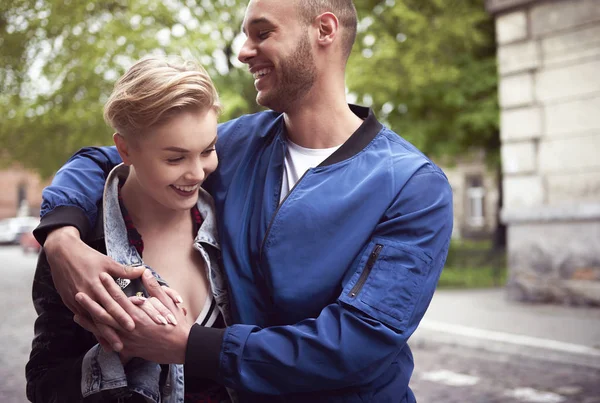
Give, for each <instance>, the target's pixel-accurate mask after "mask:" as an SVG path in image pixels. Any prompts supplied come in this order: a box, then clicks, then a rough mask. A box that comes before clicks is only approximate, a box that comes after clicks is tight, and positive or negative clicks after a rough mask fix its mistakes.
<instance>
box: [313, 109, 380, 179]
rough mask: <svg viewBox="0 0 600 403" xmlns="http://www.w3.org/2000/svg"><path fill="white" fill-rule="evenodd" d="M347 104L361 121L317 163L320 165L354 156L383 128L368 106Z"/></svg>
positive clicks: (334, 162)
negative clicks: (350, 133)
mask: <svg viewBox="0 0 600 403" xmlns="http://www.w3.org/2000/svg"><path fill="white" fill-rule="evenodd" d="M348 106H350V109H351V110H352V112H354V114H355V115H356V116H358V117H359V118H361V119H362V120H363V122H362V124H361V125H360V126H359V127H358V129H356V131H355V132H354V133H353V134H352V136H350V138H349V139H348V140H346V142H345V143H344V144H342V146H341V147H340V148H338V149H337V150H336V151H335V152H334V153H333V154H331V155H330V156H329V157H328V158H327V159H326V160H325V161H323V162H322V163H321V165H319V166H320V167H325V166H328V165H333V164H336V163H338V162H342V161H345V160H347V159H348V158H350V157H353V156H355V155H356V154H358V153H359V152H361V151H362V150H363V149H364V148H365V147H366V146H367V145H368V144H369V143H370V142H371V141H372V140H373V139H374V138H375V136H377V134H378V133H379V132H380V131H381V129H382V128H383V125H382V124H381V123H379V121H378V120H377V118H376V117H375V115H374V114H373V111H372V110H371V109H370V108H365V107H364V106H358V105H351V104H349V105H348Z"/></svg>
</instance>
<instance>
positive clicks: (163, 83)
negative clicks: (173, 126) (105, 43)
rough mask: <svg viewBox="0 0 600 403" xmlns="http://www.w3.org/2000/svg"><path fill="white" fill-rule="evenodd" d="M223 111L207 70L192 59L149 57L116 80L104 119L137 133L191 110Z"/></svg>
mask: <svg viewBox="0 0 600 403" xmlns="http://www.w3.org/2000/svg"><path fill="white" fill-rule="evenodd" d="M210 108H212V109H214V110H216V111H217V112H220V111H221V104H220V103H219V95H218V93H217V90H216V88H215V86H214V84H213V82H212V80H211V79H210V77H209V75H208V73H207V72H206V70H205V69H204V68H203V67H202V66H200V65H199V64H198V63H195V62H192V61H171V60H166V59H159V58H156V57H146V58H144V59H141V60H139V61H138V62H136V63H135V64H134V65H133V66H131V68H129V70H127V72H126V73H125V74H124V75H123V76H122V77H121V78H120V79H119V81H117V83H116V84H115V88H114V89H113V92H112V94H111V95H110V97H109V99H108V101H107V102H106V105H104V120H105V121H106V123H108V124H109V125H110V126H111V127H112V128H113V129H114V130H115V131H117V132H118V133H120V134H122V135H135V134H138V133H140V132H142V131H143V130H144V129H148V128H150V127H152V126H155V125H157V124H161V123H164V122H166V121H167V120H169V119H170V118H171V117H173V116H174V115H176V114H177V113H179V112H181V111H184V110H189V109H199V110H203V109H210Z"/></svg>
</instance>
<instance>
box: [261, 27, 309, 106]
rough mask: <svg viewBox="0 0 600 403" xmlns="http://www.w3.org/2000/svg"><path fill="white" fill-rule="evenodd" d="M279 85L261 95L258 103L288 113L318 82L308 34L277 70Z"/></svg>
mask: <svg viewBox="0 0 600 403" xmlns="http://www.w3.org/2000/svg"><path fill="white" fill-rule="evenodd" d="M277 73H279V74H278V75H276V77H275V78H276V79H277V84H276V85H275V86H274V87H273V88H271V89H270V90H269V91H266V92H265V93H264V94H262V96H261V94H259V95H258V96H257V98H256V101H257V102H258V103H259V104H260V105H262V106H266V107H268V108H270V109H272V110H274V111H277V112H288V111H289V110H290V108H291V107H292V106H293V105H294V103H295V102H297V101H298V100H299V99H301V98H302V97H304V96H305V95H306V94H307V93H308V92H309V91H310V89H311V88H312V86H313V84H314V83H315V80H316V75H317V74H316V68H315V61H314V57H313V54H312V51H311V48H310V42H309V40H308V33H306V34H305V35H304V36H302V38H301V39H300V41H299V42H298V45H297V46H296V49H294V52H293V53H292V54H291V55H290V56H288V57H286V58H285V59H284V60H283V61H282V62H281V64H280V65H279V67H278V69H277Z"/></svg>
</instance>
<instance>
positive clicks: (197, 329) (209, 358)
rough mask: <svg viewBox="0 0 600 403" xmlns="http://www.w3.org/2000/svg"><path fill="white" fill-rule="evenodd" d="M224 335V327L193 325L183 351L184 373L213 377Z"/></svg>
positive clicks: (215, 375)
mask: <svg viewBox="0 0 600 403" xmlns="http://www.w3.org/2000/svg"><path fill="white" fill-rule="evenodd" d="M224 336H225V329H215V328H211V327H203V326H200V325H198V324H195V325H193V326H192V328H191V329H190V333H189V336H188V342H187V348H186V352H185V364H186V373H188V374H189V375H191V376H194V377H198V378H209V379H215V378H216V377H217V373H218V371H219V361H220V360H219V357H220V354H221V346H222V344H223V337H224Z"/></svg>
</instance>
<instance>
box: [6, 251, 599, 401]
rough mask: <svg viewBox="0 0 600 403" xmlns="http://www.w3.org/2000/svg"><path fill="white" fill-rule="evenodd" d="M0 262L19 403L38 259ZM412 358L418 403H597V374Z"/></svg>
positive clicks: (13, 391) (538, 364)
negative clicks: (32, 287) (413, 359)
mask: <svg viewBox="0 0 600 403" xmlns="http://www.w3.org/2000/svg"><path fill="white" fill-rule="evenodd" d="M0 262H1V263H2V280H3V281H2V283H3V290H2V293H0V302H1V304H2V307H1V308H0V313H1V315H2V316H1V318H0V319H1V320H0V403H23V402H26V401H27V399H26V398H25V363H26V362H27V358H28V356H29V350H30V348H31V339H32V337H33V321H34V320H35V311H34V310H33V306H32V303H31V281H32V279H33V273H34V269H35V262H36V256H34V255H25V254H23V253H22V252H21V250H20V249H19V248H18V247H4V246H0ZM413 353H414V357H415V372H414V375H413V379H412V382H411V387H412V388H413V391H414V392H415V395H416V396H417V400H418V402H419V403H440V402H442V403H458V402H460V403H504V402H506V403H511V402H517V403H519V402H524V403H527V402H531V403H600V371H598V370H595V371H594V370H590V369H587V368H583V367H576V366H571V365H566V364H556V363H547V362H542V361H537V360H532V359H529V358H527V359H525V358H520V357H516V356H511V355H502V354H497V353H489V352H483V351H478V350H473V349H468V348H461V347H450V346H444V345H431V346H429V345H428V347H427V348H425V347H420V346H418V345H416V346H413ZM61 403H63V402H61ZM307 403H308V402H307ZM375 403H379V402H375Z"/></svg>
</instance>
